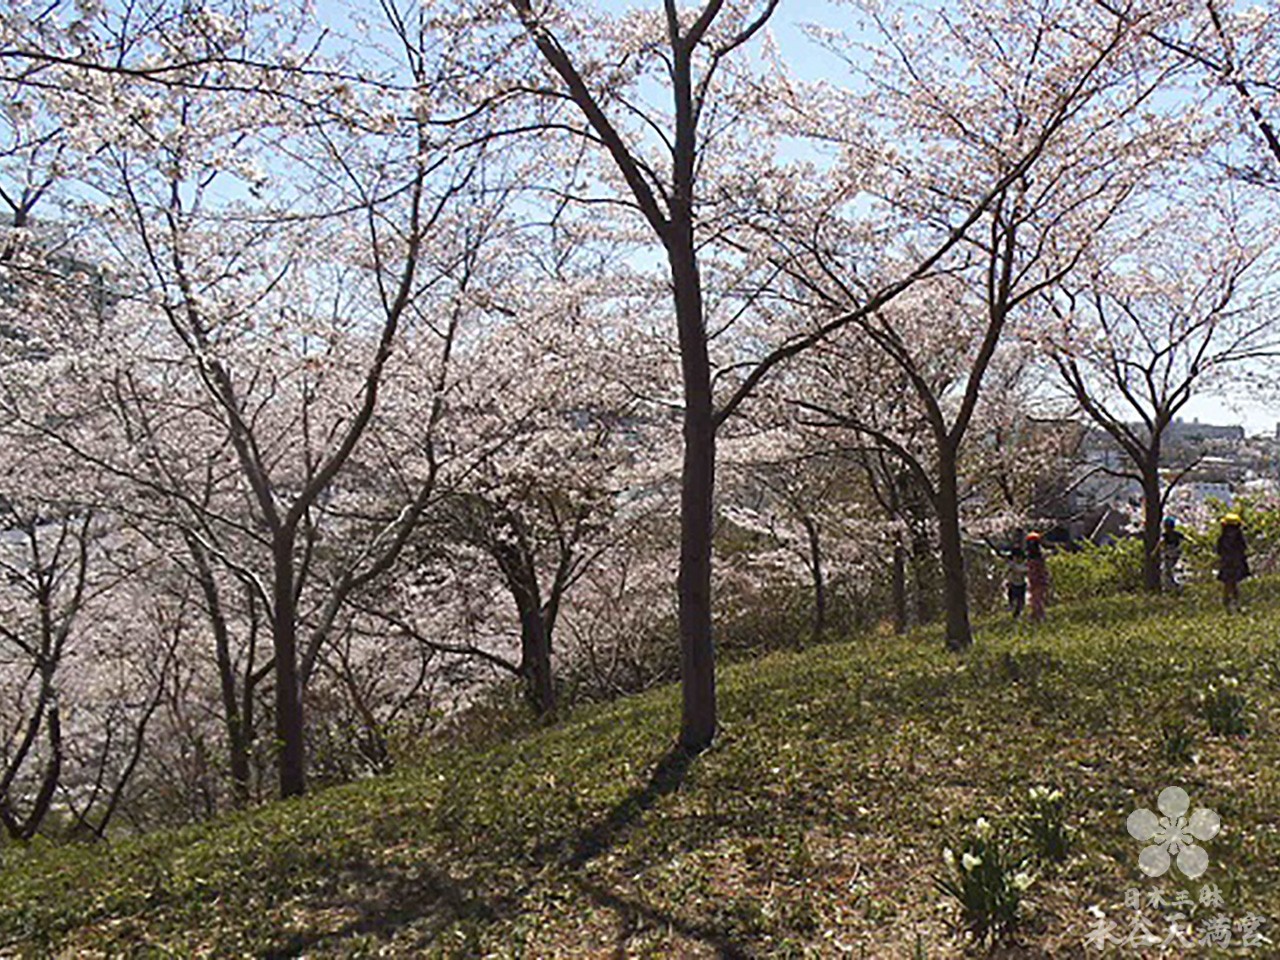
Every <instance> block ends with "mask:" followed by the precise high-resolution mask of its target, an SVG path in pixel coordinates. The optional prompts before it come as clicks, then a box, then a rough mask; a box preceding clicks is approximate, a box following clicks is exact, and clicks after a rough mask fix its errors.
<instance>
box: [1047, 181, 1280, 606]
mask: <svg viewBox="0 0 1280 960" xmlns="http://www.w3.org/2000/svg"><path fill="white" fill-rule="evenodd" d="M1209 196H1210V197H1213V198H1214V200H1215V201H1216V202H1214V203H1209V204H1206V203H1205V202H1204V197H1202V198H1201V203H1200V204H1198V205H1197V206H1196V207H1195V209H1194V211H1192V210H1189V209H1187V208H1183V207H1178V206H1175V207H1172V208H1171V209H1170V210H1169V211H1168V212H1167V213H1166V214H1165V215H1164V216H1162V217H1160V218H1159V219H1158V220H1155V221H1153V222H1150V223H1148V224H1146V225H1145V228H1144V229H1138V230H1134V231H1132V232H1121V231H1119V230H1117V231H1111V232H1109V234H1108V236H1107V237H1106V240H1105V242H1103V243H1102V244H1101V245H1100V248H1099V249H1098V250H1097V251H1096V255H1095V256H1093V257H1091V258H1090V260H1089V262H1088V264H1087V265H1083V266H1082V269H1081V270H1080V271H1079V272H1078V273H1077V274H1076V275H1075V276H1073V277H1071V278H1070V279H1069V280H1066V281H1065V282H1064V283H1063V284H1062V285H1061V287H1060V289H1058V290H1056V291H1053V292H1052V293H1051V294H1050V295H1048V296H1046V298H1045V301H1044V309H1045V313H1044V316H1045V322H1044V323H1043V324H1042V325H1041V328H1040V330H1041V335H1040V337H1039V338H1038V339H1039V341H1040V342H1041V343H1042V344H1043V345H1045V346H1046V347H1047V348H1048V350H1049V351H1050V355H1051V356H1052V361H1053V364H1054V366H1055V368H1056V370H1057V372H1058V374H1059V375H1060V377H1061V382H1062V383H1063V384H1064V385H1065V386H1066V388H1067V390H1068V391H1069V395H1070V397H1071V398H1072V400H1074V402H1075V403H1076V404H1078V406H1079V409H1080V410H1081V411H1083V412H1084V414H1085V415H1086V416H1087V417H1088V418H1089V419H1090V420H1091V421H1092V422H1093V423H1095V424H1096V425H1097V426H1098V427H1100V428H1101V429H1102V430H1104V431H1106V433H1107V434H1108V436H1110V437H1111V439H1112V440H1114V442H1115V443H1116V444H1117V445H1119V447H1120V449H1121V450H1122V451H1123V453H1124V455H1125V457H1126V458H1127V459H1128V460H1129V462H1130V465H1131V466H1130V469H1128V470H1125V471H1121V474H1122V475H1123V476H1125V477H1127V478H1130V479H1132V480H1134V481H1136V482H1137V483H1138V484H1139V486H1140V487H1141V489H1142V497H1143V526H1142V540H1143V582H1144V584H1145V585H1146V588H1147V589H1148V590H1151V591H1158V590H1160V586H1161V578H1160V557H1159V543H1160V533H1161V524H1162V521H1163V517H1164V508H1165V505H1166V504H1167V502H1168V499H1169V496H1170V494H1171V493H1172V492H1173V490H1174V488H1175V486H1176V483H1177V480H1178V479H1179V477H1174V478H1173V479H1172V480H1171V481H1170V482H1167V483H1166V482H1165V480H1164V479H1163V478H1162V473H1161V471H1162V467H1163V466H1164V460H1163V454H1164V439H1165V433H1166V431H1167V429H1168V427H1169V425H1170V424H1171V423H1172V422H1173V420H1174V418H1175V417H1176V416H1177V415H1178V413H1179V411H1181V410H1182V409H1183V408H1184V407H1185V406H1186V404H1187V403H1188V402H1189V401H1190V400H1191V399H1192V398H1193V397H1195V396H1197V395H1198V394H1200V393H1203V392H1213V391H1215V390H1221V389H1222V388H1223V387H1226V386H1229V385H1231V383H1232V380H1233V379H1234V378H1235V377H1237V376H1249V375H1255V376H1256V375H1258V374H1259V373H1260V372H1261V371H1260V370H1259V369H1258V364H1259V363H1263V362H1266V361H1269V360H1271V359H1272V358H1274V357H1275V356H1276V355H1277V350H1278V349H1280V329H1277V326H1276V322H1275V319H1274V316H1275V314H1274V310H1275V299H1274V298H1275V294H1274V291H1272V290H1271V289H1269V287H1270V277H1271V275H1272V274H1273V272H1274V270H1275V262H1274V251H1275V246H1276V237H1275V234H1274V230H1272V229H1271V228H1270V226H1269V225H1260V224H1257V223H1255V222H1254V218H1253V217H1252V216H1251V215H1250V214H1248V213H1246V212H1244V208H1246V207H1247V206H1248V201H1247V198H1245V197H1243V196H1234V195H1232V194H1231V193H1223V194H1219V195H1217V196H1216V197H1214V196H1213V194H1209ZM1184 473H1185V470H1184Z"/></svg>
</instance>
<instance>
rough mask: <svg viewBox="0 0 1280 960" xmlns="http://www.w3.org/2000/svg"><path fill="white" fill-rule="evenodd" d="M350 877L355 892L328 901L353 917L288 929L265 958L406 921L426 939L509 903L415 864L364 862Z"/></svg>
mask: <svg viewBox="0 0 1280 960" xmlns="http://www.w3.org/2000/svg"><path fill="white" fill-rule="evenodd" d="M351 879H352V883H353V885H358V886H359V889H360V891H361V892H360V894H359V895H358V896H356V897H351V896H349V895H343V896H341V897H340V898H338V897H335V898H334V901H333V905H334V906H338V905H339V904H340V906H341V908H342V910H343V912H344V913H350V912H353V911H354V913H355V914H356V915H355V916H354V917H352V918H351V919H350V920H348V921H347V922H346V923H343V924H342V925H341V926H339V927H336V928H332V929H327V930H314V931H299V932H297V933H294V934H292V935H290V936H289V937H288V938H287V939H285V940H284V942H282V943H281V944H280V945H279V946H277V947H274V948H272V949H271V950H268V951H267V952H265V953H264V954H263V957H264V958H265V960H285V958H287V957H298V956H301V955H302V954H304V953H307V952H309V951H312V950H315V949H317V948H320V949H322V950H323V948H325V947H333V946H335V945H336V944H338V943H339V942H341V941H343V940H346V939H348V938H351V937H359V936H367V935H373V936H377V937H380V938H385V937H390V936H393V935H394V934H395V933H396V932H397V931H398V930H400V929H402V928H404V927H407V926H413V927H415V928H416V929H415V933H416V934H417V936H418V937H419V938H420V939H421V940H424V941H429V940H433V939H434V938H435V937H436V936H438V935H439V934H440V933H442V932H443V931H444V930H445V929H447V928H448V927H449V926H451V925H452V924H454V923H457V922H459V921H471V922H474V923H476V924H490V923H495V922H497V921H499V920H500V919H501V918H502V917H503V916H504V915H507V914H508V913H509V912H510V911H511V910H512V909H513V908H514V903H511V902H508V901H507V900H506V899H505V898H494V897H492V896H490V895H489V894H487V893H485V892H484V891H482V890H480V889H478V888H476V887H475V886H473V885H470V884H466V883H463V882H460V881H458V880H455V879H453V878H452V877H450V876H448V875H447V874H445V873H443V872H442V871H436V870H432V869H430V868H427V867H423V866H421V865H416V866H415V867H414V868H413V873H412V874H408V873H406V872H405V871H402V870H398V869H396V868H394V867H374V866H372V865H370V866H368V867H366V868H365V869H364V870H361V871H360V872H359V873H358V874H354V875H353V876H352V878H351ZM316 907H317V912H318V913H321V914H323V911H324V907H325V905H324V904H323V903H317V904H316Z"/></svg>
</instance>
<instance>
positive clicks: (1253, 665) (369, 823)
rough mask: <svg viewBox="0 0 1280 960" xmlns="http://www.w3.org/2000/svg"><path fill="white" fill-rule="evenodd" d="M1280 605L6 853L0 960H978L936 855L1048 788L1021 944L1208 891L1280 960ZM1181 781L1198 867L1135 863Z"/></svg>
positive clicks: (1101, 622)
mask: <svg viewBox="0 0 1280 960" xmlns="http://www.w3.org/2000/svg"><path fill="white" fill-rule="evenodd" d="M1276 587H1277V584H1276V583H1274V582H1266V581H1259V582H1255V583H1251V584H1249V588H1250V595H1251V596H1252V597H1255V598H1260V599H1257V600H1255V601H1254V602H1253V604H1252V606H1251V607H1250V608H1249V609H1247V610H1246V612H1245V613H1244V614H1243V615H1238V616H1227V615H1225V614H1223V613H1221V612H1220V611H1219V610H1218V609H1217V606H1216V605H1215V604H1214V603H1213V601H1212V599H1211V598H1210V596H1209V595H1208V593H1207V592H1203V593H1193V594H1192V595H1189V596H1187V597H1183V598H1175V599H1159V598H1157V599H1145V598H1113V599H1102V600H1097V601H1094V602H1092V603H1090V604H1086V605H1079V606H1074V607H1066V608H1059V609H1056V610H1054V611H1052V613H1053V619H1052V621H1051V622H1050V623H1049V624H1047V625H1044V626H1041V627H1039V628H1030V627H1028V626H1026V625H1023V626H1020V627H1018V628H1014V627H1011V626H1010V625H1008V624H1006V623H1003V622H1002V623H995V624H989V625H987V626H986V628H985V629H983V630H982V631H981V632H980V636H979V645H978V647H977V649H975V650H974V651H972V652H971V653H970V654H968V655H966V656H964V657H954V656H951V655H948V654H946V653H945V652H944V651H943V650H942V649H941V647H942V644H941V642H940V640H939V638H938V637H937V636H935V635H934V634H932V633H928V632H926V633H923V634H921V635H917V636H913V637H909V638H906V639H900V638H893V637H884V636H877V637H867V638H861V639H855V640H851V641H849V642H845V643H839V644H832V645H828V646H823V647H818V648H813V649H810V650H806V651H803V652H799V653H795V654H785V655H773V656H770V657H767V658H765V659H763V660H759V661H755V662H751V663H745V664H741V665H738V666H735V667H732V668H729V669H726V670H725V671H724V672H723V681H722V690H723V707H722V709H723V715H724V727H723V733H722V735H721V737H720V738H719V740H718V741H717V743H716V745H715V746H714V747H713V748H712V749H711V750H710V751H709V752H707V753H706V754H704V755H702V756H700V757H698V758H696V759H693V760H692V761H690V760H688V759H687V758H685V757H682V756H680V755H678V754H673V753H670V752H668V746H669V742H670V740H671V737H672V734H673V730H674V724H675V720H676V712H677V704H678V698H677V691H675V690H672V689H667V690H660V691H656V692H655V693H654V694H652V695H647V696H643V697H638V698H634V699H630V700H625V701H621V702H618V703H614V704H608V705H602V706H598V707H593V708H590V709H584V710H581V711H579V712H577V713H575V714H574V715H573V716H572V717H571V718H569V719H568V720H566V721H564V722H562V723H560V724H558V725H556V726H554V727H549V728H546V729H542V730H538V731H534V732H531V733H528V734H526V735H521V736H518V737H513V738H511V739H510V740H509V742H503V743H498V744H494V745H490V746H487V747H484V748H482V749H465V750H464V749H456V750H452V751H446V752H442V753H440V754H438V755H437V756H434V757H432V758H429V759H428V760H427V761H426V762H424V763H423V764H422V765H421V766H420V767H419V768H416V769H414V770H411V771H409V770H407V771H405V772H403V773H401V774H399V775H397V776H394V777H389V778H385V779H379V780H371V781H367V782H362V783H357V784H352V785H349V786H346V787H341V788H336V789H332V790H328V791H324V792H320V793H318V794H316V795H314V796H311V797H308V798H305V799H303V800H301V801H292V802H287V803H279V804H274V805H271V806H268V807H265V808H262V809H259V810H255V811H252V812H249V813H246V814H242V815H238V816H234V817H229V818H225V819H223V820H221V821H218V822H215V823H212V824H209V825H207V826H202V827H198V828H191V829H185V830H181V831H176V832H169V833H163V834H156V835H152V836H147V837H143V838H140V839H137V840H131V841H127V842H120V843H116V844H114V845H111V846H100V847H96V848H66V847H63V848H55V847H47V846H46V847H35V848H32V849H29V850H16V849H8V850H6V851H3V858H4V859H3V861H2V864H3V884H2V886H0V955H19V956H28V955H29V956H47V955H51V954H52V955H61V956H68V957H71V956H75V957H81V956H119V955H142V956H182V957H191V956H271V957H286V956H313V957H331V956H375V955H376V956H397V957H401V956H402V957H419V956H433V955H439V956H459V957H462V956H488V955H492V956H530V957H568V956H601V957H603V956H632V955H635V956H662V957H665V956H730V957H733V956H743V957H748V956H771V957H772V956H777V957H798V956H815V957H827V956H841V955H849V956H855V957H858V956H865V957H877V958H878V957H895V956H901V957H917V956H927V957H947V956H956V955H960V954H961V953H962V952H963V951H964V950H965V949H966V948H967V947H968V946H971V945H970V944H968V942H967V940H966V936H965V934H963V933H962V932H961V929H960V924H959V921H960V917H961V915H960V910H959V907H958V905H957V903H956V902H955V901H954V900H952V899H950V898H949V897H947V896H945V895H944V894H943V893H942V892H941V891H940V889H939V888H938V886H937V883H936V878H937V877H938V876H939V875H940V874H941V873H942V872H943V871H944V870H945V869H946V867H945V863H944V851H945V850H946V849H947V848H957V849H958V848H959V847H960V846H961V844H962V843H963V840H964V837H965V835H966V834H967V833H969V832H971V831H972V830H973V826H974V821H975V820H976V819H977V818H979V817H982V818H985V819H986V820H987V821H988V822H989V823H990V824H991V825H992V828H993V829H994V830H995V832H996V835H997V836H1000V835H1002V834H1003V831H1005V830H1006V828H1008V829H1012V826H1013V825H1015V824H1024V825H1025V823H1026V822H1027V821H1026V815H1027V809H1028V803H1029V800H1028V797H1029V791H1030V789H1031V788H1032V787H1035V786H1041V785H1043V786H1049V787H1054V788H1060V789H1061V790H1062V791H1063V792H1064V796H1065V802H1064V804H1063V807H1062V809H1063V811H1064V818H1065V821H1066V824H1067V825H1068V827H1069V832H1068V834H1067V836H1068V839H1069V843H1070V848H1069V853H1070V855H1069V857H1068V859H1067V860H1066V861H1065V862H1064V863H1051V862H1041V863H1034V864H1028V865H1026V867H1025V872H1026V873H1027V874H1028V875H1029V876H1030V877H1031V878H1032V882H1031V885H1030V887H1029V888H1028V889H1027V890H1026V891H1025V894H1024V902H1023V906H1022V911H1021V917H1022V919H1021V920H1020V922H1019V924H1018V927H1017V929H1016V930H1015V932H1014V933H1013V939H1012V941H1011V942H1010V943H1009V944H1006V946H1004V947H1002V948H1001V949H1002V951H1003V952H1005V953H1007V954H1008V955H1016V956H1041V955H1044V956H1074V955H1081V956H1083V955H1085V953H1086V948H1085V938H1086V936H1087V935H1088V933H1089V931H1090V930H1091V929H1094V928H1096V927H1097V926H1098V925H1099V923H1100V920H1099V916H1100V914H1105V916H1106V918H1107V919H1108V920H1114V921H1115V924H1116V926H1115V929H1114V933H1115V935H1116V936H1118V937H1124V936H1126V935H1128V934H1129V931H1130V928H1131V925H1132V924H1133V923H1134V922H1136V921H1135V911H1134V910H1133V909H1132V906H1133V901H1132V900H1131V901H1130V902H1129V904H1128V905H1126V902H1125V897H1126V892H1127V891H1130V890H1134V889H1138V890H1141V891H1142V895H1143V897H1144V900H1143V901H1142V904H1143V906H1142V910H1141V915H1142V916H1143V917H1145V919H1146V921H1147V922H1148V924H1149V926H1150V927H1152V928H1154V929H1155V930H1156V931H1158V932H1159V933H1160V935H1161V936H1162V937H1163V936H1164V935H1166V934H1167V933H1168V930H1169V927H1170V923H1171V922H1178V921H1172V919H1171V918H1172V916H1173V913H1175V912H1177V911H1178V910H1181V911H1182V912H1183V913H1184V914H1186V913H1188V912H1189V910H1188V908H1187V906H1186V904H1183V905H1182V907H1178V906H1176V905H1174V906H1171V905H1170V904H1176V902H1177V900H1178V896H1177V895H1178V893H1179V892H1180V891H1184V890H1185V891H1187V892H1188V895H1189V897H1190V899H1191V900H1192V901H1197V899H1198V897H1199V896H1200V895H1201V893H1203V892H1204V890H1205V887H1206V885H1208V884H1209V883H1212V884H1213V885H1214V887H1215V889H1216V890H1217V891H1218V892H1219V893H1220V894H1221V897H1222V900H1223V904H1221V905H1219V906H1216V907H1215V906H1213V905H1212V904H1207V905H1206V906H1204V907H1200V906H1199V905H1198V904H1197V907H1196V910H1195V912H1194V914H1193V926H1194V928H1195V929H1194V932H1193V933H1192V934H1191V937H1193V938H1194V937H1199V936H1202V935H1203V934H1204V933H1205V932H1206V931H1208V930H1211V929H1212V924H1211V923H1209V922H1208V921H1209V918H1210V914H1211V913H1212V914H1213V915H1218V916H1226V917H1227V918H1229V919H1231V920H1233V921H1235V922H1236V924H1237V927H1236V929H1235V932H1234V933H1233V936H1234V938H1235V939H1234V940H1233V942H1234V943H1239V942H1240V938H1241V937H1242V936H1244V934H1245V933H1246V932H1247V930H1246V927H1245V926H1240V924H1241V922H1242V921H1243V922H1244V923H1245V924H1246V925H1247V924H1248V923H1251V922H1252V920H1251V919H1250V918H1253V919H1256V920H1258V921H1259V923H1260V924H1261V926H1260V928H1259V929H1258V935H1259V936H1262V937H1265V938H1267V940H1266V941H1264V945H1262V946H1257V947H1254V948H1252V954H1253V955H1257V956H1276V955H1277V954H1276V952H1275V951H1276V950H1277V947H1275V946H1274V945H1271V946H1267V945H1265V943H1269V942H1271V941H1275V942H1280V932H1277V930H1276V924H1278V923H1280V828H1278V827H1277V823H1278V822H1280V743H1278V741H1277V736H1276V733H1277V729H1276V726H1277V714H1276V706H1277V703H1280V642H1278V640H1277V636H1278V631H1277V627H1280V600H1277V598H1276V597H1275V594H1276V592H1277V591H1276ZM1206 590H1207V587H1206ZM1268 595H1269V596H1268ZM1224 678H1229V679H1224ZM1211 688H1214V689H1216V690H1217V691H1219V692H1218V693H1217V694H1210V689H1211ZM1206 696H1208V697H1210V699H1209V702H1208V703H1207V704H1206V702H1205V698H1206ZM1237 697H1238V698H1242V700H1241V699H1235V698H1237ZM1215 698H1216V699H1215ZM1241 707H1243V713H1242V714H1239V712H1238V708H1241ZM1238 716H1243V719H1244V720H1245V721H1246V722H1247V724H1248V728H1249V732H1248V733H1247V735H1244V736H1239V735H1232V734H1229V733H1217V734H1215V733H1213V732H1212V730H1211V726H1213V725H1216V726H1217V727H1218V728H1219V729H1229V728H1230V727H1231V721H1232V719H1233V718H1238ZM1169 785H1179V786H1181V787H1183V788H1185V789H1186V791H1187V792H1188V793H1189V794H1190V796H1191V799H1192V802H1193V804H1194V805H1197V806H1200V805H1203V806H1206V807H1211V808H1213V809H1214V810H1215V811H1216V812H1217V813H1218V814H1219V815H1220V817H1221V820H1222V824H1223V829H1222V832H1221V833H1219V834H1218V835H1217V836H1216V837H1214V838H1213V839H1212V840H1210V841H1208V842H1207V843H1205V844H1204V848H1205V850H1206V851H1207V852H1208V854H1209V867H1208V870H1207V872H1206V873H1205V874H1204V876H1203V877H1201V878H1199V879H1198V880H1188V879H1187V878H1185V877H1183V876H1182V875H1181V874H1180V873H1178V872H1177V869H1176V868H1175V869H1174V870H1173V871H1171V872H1170V873H1169V874H1166V875H1165V876H1163V877H1160V878H1158V879H1150V878H1146V877H1144V876H1142V875H1141V874H1140V873H1139V872H1138V868H1137V857H1138V854H1139V852H1140V851H1141V849H1142V844H1141V843H1139V842H1138V841H1137V840H1134V839H1133V838H1131V837H1130V836H1129V834H1128V833H1127V832H1126V818H1127V817H1128V815H1129V814H1130V812H1132V811H1133V810H1134V809H1135V808H1139V807H1150V808H1153V809H1154V808H1155V806H1156V798H1157V795H1158V794H1159V793H1160V792H1161V790H1162V789H1163V788H1164V787H1166V786H1169ZM1009 845H1010V849H1011V850H1012V849H1019V848H1018V846H1017V842H1015V841H1012V840H1011V841H1009ZM1153 891H1159V892H1161V893H1162V895H1163V897H1164V899H1165V901H1166V903H1165V905H1164V906H1163V907H1154V906H1151V905H1150V901H1149V898H1148V895H1149V894H1150V893H1151V892H1153ZM1130 896H1132V894H1130ZM1254 926H1255V927H1257V926H1258V925H1257V924H1254ZM1219 927H1220V924H1219ZM1093 955H1096V952H1094V953H1093ZM1198 955H1200V954H1198ZM1233 955H1234V954H1233Z"/></svg>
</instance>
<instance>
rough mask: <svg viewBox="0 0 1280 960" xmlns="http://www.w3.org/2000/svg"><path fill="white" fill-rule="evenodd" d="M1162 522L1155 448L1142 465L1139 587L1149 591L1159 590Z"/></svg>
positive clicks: (1162, 510)
mask: <svg viewBox="0 0 1280 960" xmlns="http://www.w3.org/2000/svg"><path fill="white" fill-rule="evenodd" d="M1163 521H1164V509H1163V505H1162V504H1161V501H1160V456H1159V453H1158V450H1157V452H1156V453H1154V455H1151V456H1148V459H1147V460H1146V461H1145V462H1144V463H1143V464H1142V586H1143V589H1145V590H1146V591H1147V592H1148V593H1159V592H1160V586H1161V577H1160V533H1161V524H1162V523H1163Z"/></svg>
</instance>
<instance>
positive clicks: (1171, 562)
mask: <svg viewBox="0 0 1280 960" xmlns="http://www.w3.org/2000/svg"><path fill="white" fill-rule="evenodd" d="M1186 539H1187V538H1186V536H1185V535H1183V533H1182V531H1181V530H1179V529H1178V521H1177V520H1176V519H1175V518H1173V517H1165V518H1164V533H1163V534H1161V536H1160V574H1161V577H1160V579H1161V589H1162V590H1164V592H1165V593H1181V592H1182V582H1181V581H1180V580H1179V579H1178V564H1179V562H1180V561H1181V560H1182V543H1183V541H1184V540H1186Z"/></svg>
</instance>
